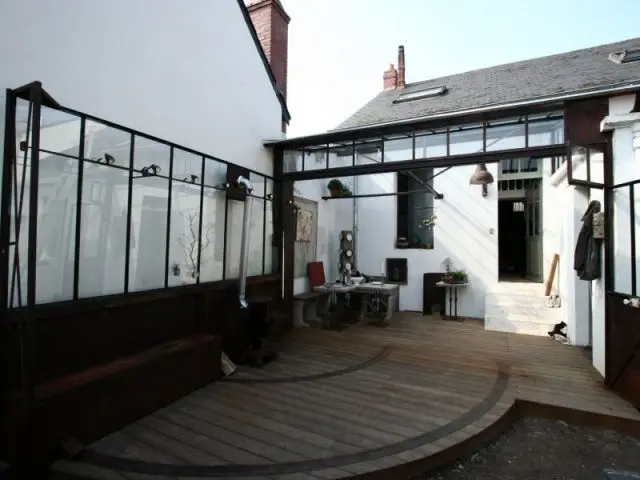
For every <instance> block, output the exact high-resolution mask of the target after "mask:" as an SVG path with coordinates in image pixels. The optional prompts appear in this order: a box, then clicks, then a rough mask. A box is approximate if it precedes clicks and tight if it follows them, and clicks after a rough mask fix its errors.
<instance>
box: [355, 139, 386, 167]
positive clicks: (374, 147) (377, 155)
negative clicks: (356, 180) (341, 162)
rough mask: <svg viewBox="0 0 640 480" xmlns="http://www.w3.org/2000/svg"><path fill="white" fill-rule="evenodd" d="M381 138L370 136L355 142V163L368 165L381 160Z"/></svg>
mask: <svg viewBox="0 0 640 480" xmlns="http://www.w3.org/2000/svg"><path fill="white" fill-rule="evenodd" d="M381 153H382V140H381V139H380V138H371V139H367V140H358V141H357V142H356V165H369V164H372V163H381V162H382V155H381Z"/></svg>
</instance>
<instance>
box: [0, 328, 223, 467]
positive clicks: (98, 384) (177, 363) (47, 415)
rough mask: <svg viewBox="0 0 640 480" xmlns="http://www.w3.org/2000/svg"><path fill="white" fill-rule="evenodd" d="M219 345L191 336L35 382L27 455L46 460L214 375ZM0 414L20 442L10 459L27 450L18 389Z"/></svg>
mask: <svg viewBox="0 0 640 480" xmlns="http://www.w3.org/2000/svg"><path fill="white" fill-rule="evenodd" d="M220 343H221V342H220V337H218V336H214V335H207V334H196V335H191V336H188V337H184V338H181V339H177V340H174V341H171V342H168V343H165V344H162V345H158V346H156V347H153V348H151V349H149V350H146V351H143V352H140V353H138V354H134V355H129V356H126V357H122V358H119V359H117V360H115V361H112V362H109V363H106V364H102V365H97V366H95V367H93V368H89V369H86V370H84V371H81V372H77V373H73V374H70V375H65V376H64V377H60V378H57V379H55V380H52V381H50V382H47V383H45V384H41V385H38V386H37V387H36V389H35V398H36V402H37V408H36V410H37V411H36V419H37V424H36V428H35V431H34V430H32V431H31V438H32V440H31V441H30V447H31V449H32V455H35V456H36V457H39V458H46V457H48V456H49V455H51V454H52V452H53V451H54V450H55V449H56V448H59V446H60V445H61V444H62V443H63V442H65V441H66V440H68V439H77V440H78V441H79V442H80V443H82V444H87V443H89V442H93V441H95V440H97V439H99V438H102V437H103V436H105V435H107V434H109V433H110V432H112V431H114V430H117V429H119V428H122V427H123V426H125V425H127V424H129V423H131V422H133V421H135V420H136V419H138V418H140V417H143V416H145V415H148V414H150V413H153V412H154V411H156V410H157V409H159V408H161V407H163V406H165V405H167V404H169V403H171V402H173V401H175V400H177V399H178V398H180V397H183V396H184V395H186V394H188V393H190V392H192V391H193V390H196V389H198V388H200V387H203V386H204V385H206V384H208V383H210V382H211V381H213V380H215V379H216V378H219V377H220V376H221V375H222V372H221V366H220V355H221V346H220ZM4 415H6V417H5V421H6V423H5V426H6V427H7V428H6V429H5V428H3V430H4V432H3V433H4V434H5V435H9V438H14V439H16V438H18V439H21V440H22V441H17V442H12V443H13V446H14V448H15V449H14V450H13V451H12V452H10V457H13V458H9V460H10V461H11V460H13V459H19V458H20V457H22V456H23V455H24V454H26V452H25V451H24V450H25V449H24V448H21V447H24V445H25V444H24V443H23V442H24V441H27V437H28V436H27V431H26V430H27V429H28V426H27V425H26V424H25V421H24V420H25V398H24V396H23V395H22V394H21V393H19V392H15V393H13V394H11V395H10V400H9V406H8V408H7V410H6V411H5V412H4ZM21 444H22V445H21Z"/></svg>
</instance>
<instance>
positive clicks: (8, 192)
mask: <svg viewBox="0 0 640 480" xmlns="http://www.w3.org/2000/svg"><path fill="white" fill-rule="evenodd" d="M18 99H22V100H25V101H27V102H29V117H28V125H27V138H29V135H31V145H30V146H29V145H28V144H29V141H27V148H26V150H27V151H29V153H30V165H29V180H28V181H29V212H28V213H29V215H28V225H29V231H28V240H27V242H28V247H27V248H28V250H27V252H28V253H27V282H26V283H27V294H26V304H25V305H22V295H20V294H19V295H18V298H19V302H18V305H17V306H14V305H13V298H14V297H13V288H14V287H17V288H20V285H21V280H20V274H21V272H19V261H15V262H14V269H12V272H9V267H10V263H11V261H10V258H9V251H10V246H11V245H13V244H14V242H12V240H11V238H10V236H11V222H12V221H19V220H17V218H14V217H21V216H22V212H21V211H20V212H12V211H11V208H12V202H11V199H12V197H11V196H12V195H14V196H15V195H16V192H15V191H12V190H13V187H15V186H16V185H17V176H16V175H17V172H16V171H14V170H15V169H16V168H17V161H16V159H17V155H19V154H20V153H24V154H25V155H27V152H17V151H16V138H15V137H16V129H15V121H16V107H17V101H18ZM43 107H46V108H49V109H53V110H58V111H60V112H63V113H66V114H69V115H72V116H75V117H77V118H78V120H79V122H80V129H79V137H80V138H79V139H78V155H77V156H76V155H67V154H65V153H63V152H51V151H49V150H42V149H41V145H40V130H41V125H40V123H41V115H42V108H43ZM87 121H92V122H96V123H99V124H101V125H104V126H105V127H108V128H113V129H117V130H119V131H122V132H125V133H127V134H128V135H129V136H130V146H129V147H130V150H129V163H128V165H127V166H123V165H113V164H111V165H109V164H105V162H100V161H97V160H95V159H91V158H86V157H85V156H84V153H85V144H84V143H85V142H84V138H85V132H86V123H87ZM4 134H5V142H4V158H3V162H4V168H3V175H2V201H1V208H2V211H1V215H0V242H1V244H2V255H1V257H0V278H1V280H0V282H2V283H1V284H0V285H1V288H2V292H1V293H0V296H1V297H2V300H1V301H2V306H1V307H2V308H4V309H7V308H20V307H23V306H26V307H33V306H35V305H36V270H37V269H36V266H37V258H36V248H35V246H36V245H37V238H38V229H37V223H38V194H39V188H38V187H39V181H40V176H39V156H40V152H45V153H47V154H52V155H56V156H60V157H65V158H70V159H75V160H78V161H79V162H78V177H77V191H76V211H75V232H74V233H75V245H74V252H73V262H74V265H73V295H72V299H69V300H64V301H62V302H67V301H70V300H78V299H79V298H80V297H79V292H78V290H79V288H78V284H79V276H80V275H79V262H80V260H81V259H80V244H81V242H80V238H81V228H82V199H83V196H82V195H83V187H84V176H85V175H84V173H85V172H84V166H85V164H88V163H93V164H99V165H101V166H103V167H111V168H119V169H121V170H125V171H127V172H128V187H127V188H128V190H127V217H126V239H125V241H126V246H125V249H126V251H125V265H124V291H123V292H120V293H116V294H115V295H119V294H127V293H133V292H130V289H129V268H130V241H131V216H132V191H133V182H134V180H135V179H136V178H141V177H142V176H151V175H149V173H148V171H147V172H146V173H145V172H143V171H141V170H140V169H135V168H134V157H135V141H136V138H144V139H145V140H148V141H153V142H156V143H158V144H162V145H165V146H167V147H169V152H170V153H169V174H168V175H162V174H160V173H155V174H153V176H155V177H158V178H163V179H166V180H167V183H168V186H167V225H166V227H167V228H166V232H165V234H166V236H165V242H166V245H165V257H164V259H163V261H164V272H165V278H164V286H163V287H160V288H153V289H149V290H145V291H154V290H160V289H170V288H179V287H180V286H175V287H174V286H169V285H168V274H169V245H170V225H171V224H170V219H171V200H172V184H173V183H174V182H183V183H186V184H189V185H193V184H194V183H195V184H196V185H197V186H199V187H200V208H199V212H198V215H199V227H198V230H199V234H200V240H201V235H202V217H203V197H204V190H205V188H213V189H217V190H221V191H225V190H226V187H227V186H228V185H226V184H221V185H215V186H212V185H205V180H204V171H205V166H206V162H207V161H213V162H218V163H220V164H223V165H225V167H229V166H237V165H236V164H234V163H232V162H229V161H226V160H222V159H220V158H218V157H215V156H212V155H208V154H205V153H202V152H198V151H196V150H193V149H191V148H188V147H183V146H181V145H178V144H176V143H173V142H170V141H168V140H164V139H160V138H158V137H155V136H153V135H148V134H145V133H143V132H140V131H137V130H135V129H132V128H129V127H125V126H122V125H118V124H116V123H114V122H110V121H108V120H104V119H101V118H99V117H96V116H93V115H90V114H87V113H84V112H79V111H77V110H73V109H70V108H67V107H63V106H61V105H59V104H58V103H57V102H56V101H55V100H54V99H53V98H52V97H51V96H50V95H49V94H48V93H47V92H46V91H45V90H44V89H43V88H42V84H41V82H33V83H30V84H27V85H25V86H23V87H19V88H16V89H8V90H7V91H6V110H5V131H4ZM176 149H179V150H181V151H184V152H186V153H190V154H192V155H195V156H198V157H200V158H201V162H200V163H201V170H200V171H199V172H198V173H199V176H200V178H199V179H198V180H199V182H197V183H196V182H195V181H193V179H192V181H189V180H188V179H184V180H181V179H177V178H172V177H173V170H174V152H175V150H176ZM25 158H26V157H25ZM242 168H243V169H245V170H246V171H248V172H250V173H251V174H252V175H257V176H258V177H262V183H263V185H262V195H256V194H252V196H253V197H254V198H257V199H260V200H262V201H263V205H262V214H263V221H262V224H263V225H262V275H269V274H271V273H272V272H266V271H265V267H266V262H265V257H266V249H267V248H272V245H271V242H269V244H267V243H268V242H267V241H266V240H267V231H266V228H267V215H266V213H267V205H268V203H269V202H270V203H271V208H272V210H274V209H275V206H276V205H275V204H276V202H275V201H274V194H276V192H277V191H278V188H277V185H276V184H277V182H278V180H276V179H275V178H274V177H272V176H271V175H267V174H264V173H262V172H258V171H256V170H252V169H250V168H246V167H242ZM24 169H25V172H23V175H26V163H25V168H24ZM269 182H271V184H272V192H270V193H268V185H269ZM14 183H16V185H14ZM24 187H25V185H24V183H23V188H24ZM21 205H22V202H20V207H21ZM18 206H19V205H18V203H16V204H15V208H18ZM228 206H229V199H228V198H226V199H225V211H224V227H223V228H224V231H223V242H224V246H223V261H222V280H226V271H227V265H226V263H227V255H226V254H227V251H228V248H227V236H228V232H227V230H228V223H229V222H228ZM272 217H275V212H273V215H272ZM18 229H19V226H18ZM14 252H15V255H18V245H17V240H16V242H15V249H14ZM197 259H198V260H197V262H198V265H197V272H198V275H197V277H196V282H195V283H201V282H200V275H199V273H200V268H201V241H199V242H198V252H197ZM273 259H274V262H273V265H272V269H274V268H275V269H277V271H279V270H280V268H279V263H277V262H276V255H274V257H273ZM14 260H15V259H14ZM15 268H18V271H17V272H16V271H15ZM219 281H220V280H214V281H210V282H202V283H216V282H219ZM10 290H11V292H10ZM109 295H114V294H105V295H104V296H109ZM62 302H58V301H54V302H50V303H47V304H48V305H51V304H54V303H62Z"/></svg>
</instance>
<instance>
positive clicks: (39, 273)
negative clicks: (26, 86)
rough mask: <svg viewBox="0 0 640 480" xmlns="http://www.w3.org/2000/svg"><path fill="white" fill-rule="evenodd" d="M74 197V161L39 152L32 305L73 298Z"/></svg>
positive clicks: (75, 192) (75, 196)
mask: <svg viewBox="0 0 640 480" xmlns="http://www.w3.org/2000/svg"><path fill="white" fill-rule="evenodd" d="M74 140H75V141H78V138H76V139H74ZM50 141H51V142H53V141H54V140H53V139H50ZM77 194H78V160H76V159H70V158H66V157H60V156H58V155H49V154H47V153H44V152H41V153H40V175H39V182H38V237H37V247H36V254H37V259H36V262H37V264H36V303H47V302H56V301H62V300H70V299H72V298H73V271H74V263H75V262H74V252H75V243H76V242H75V235H76V204H77ZM24 273H26V270H25V271H24Z"/></svg>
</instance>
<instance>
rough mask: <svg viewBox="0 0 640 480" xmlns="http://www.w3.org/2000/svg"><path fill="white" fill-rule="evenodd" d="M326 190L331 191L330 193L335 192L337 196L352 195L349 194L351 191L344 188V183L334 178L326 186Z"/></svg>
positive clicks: (346, 187)
mask: <svg viewBox="0 0 640 480" xmlns="http://www.w3.org/2000/svg"><path fill="white" fill-rule="evenodd" d="M327 188H328V189H329V191H331V192H332V193H333V192H335V193H337V194H338V195H339V196H348V195H353V194H352V193H351V189H350V188H349V187H348V186H346V185H345V184H344V183H342V182H341V181H340V180H338V179H337V178H334V179H333V180H331V181H330V182H329V183H328V184H327Z"/></svg>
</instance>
